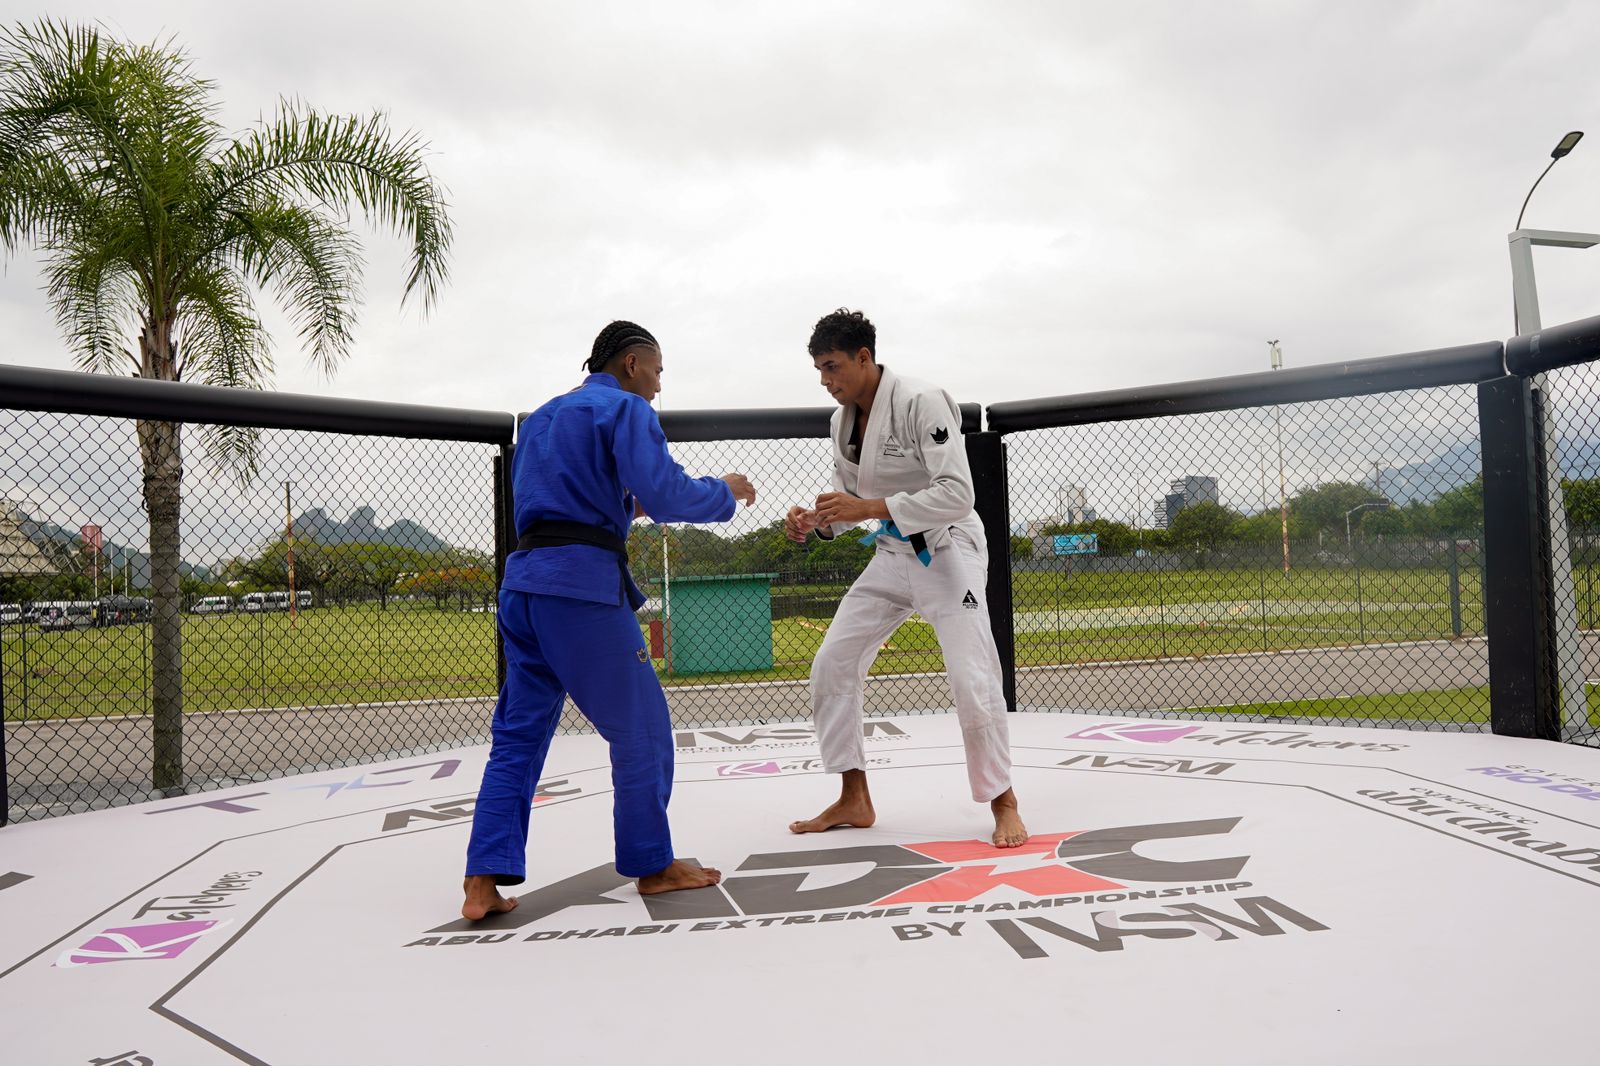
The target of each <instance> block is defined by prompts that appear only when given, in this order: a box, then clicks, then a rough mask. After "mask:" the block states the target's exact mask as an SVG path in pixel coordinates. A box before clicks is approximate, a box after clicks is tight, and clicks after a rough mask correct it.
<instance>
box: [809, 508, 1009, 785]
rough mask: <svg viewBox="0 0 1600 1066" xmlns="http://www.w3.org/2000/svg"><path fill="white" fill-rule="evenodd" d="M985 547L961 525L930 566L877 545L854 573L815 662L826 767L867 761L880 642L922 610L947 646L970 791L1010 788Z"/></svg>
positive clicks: (816, 716)
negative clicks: (869, 695) (870, 688)
mask: <svg viewBox="0 0 1600 1066" xmlns="http://www.w3.org/2000/svg"><path fill="white" fill-rule="evenodd" d="M987 555H988V553H987V552H984V551H980V550H979V549H978V547H977V546H976V545H975V544H974V543H973V542H972V540H971V539H970V538H968V537H967V535H966V534H965V533H963V532H962V531H960V530H952V531H951V534H950V539H949V540H948V541H947V542H946V543H945V544H944V545H943V546H942V547H941V548H940V549H939V550H938V551H937V552H936V553H935V554H934V556H933V562H932V564H931V565H929V566H923V565H922V562H921V561H920V560H919V559H918V558H917V557H916V556H915V555H913V554H911V553H909V552H898V551H887V550H885V549H883V548H879V549H878V550H877V551H876V552H875V553H873V556H872V561H871V562H869V563H868V564H867V568H866V570H864V571H862V574H861V576H860V577H858V578H856V581H855V584H853V585H851V586H850V591H848V592H846V593H845V595H844V599H843V600H841V601H840V603H839V610H838V612H837V613H836V614H835V615H834V616H833V624H832V625H830V626H829V627H828V634H827V636H826V637H824V638H823V641H822V647H821V648H820V649H819V650H818V651H817V657H816V660H815V661H814V662H813V663H812V665H811V709H812V717H813V720H814V722H815V724H816V729H817V743H818V745H819V746H820V747H821V749H822V765H823V767H824V769H826V770H827V771H828V772H829V773H835V774H837V773H843V772H844V771H846V770H865V769H866V768H867V756H866V745H865V744H864V742H863V739H862V702H863V699H864V688H865V685H866V679H867V672H868V671H869V670H871V669H872V662H873V660H874V659H876V658H877V656H878V649H879V647H880V646H881V645H882V644H883V642H884V641H885V640H887V639H889V636H890V634H892V633H893V632H894V631H895V630H896V629H897V628H899V626H900V624H901V623H902V622H904V621H905V620H906V619H907V618H909V617H910V616H911V612H912V611H915V612H917V613H918V614H920V615H921V616H922V617H923V619H924V620H925V621H927V622H929V623H931V624H932V625H933V629H934V633H935V635H936V636H937V637H938V638H939V647H940V648H941V649H942V650H943V652H944V666H945V672H946V674H947V675H948V677H949V680H950V692H951V695H953V696H954V697H955V702H956V717H957V718H958V719H959V720H960V722H961V739H962V742H963V743H964V744H965V746H966V752H967V778H968V781H969V782H970V783H971V785H972V798H973V799H974V800H977V801H978V802H980V803H987V802H989V801H990V800H992V799H994V798H995V797H997V796H999V795H1001V794H1002V793H1004V792H1005V791H1006V789H1008V788H1010V787H1011V737H1010V728H1009V725H1008V723H1007V722H1006V701H1005V691H1004V689H1003V688H1002V687H1001V682H1000V654H999V652H998V651H996V650H995V645H994V634H993V632H991V631H990V629H989V608H988V603H987V601H986V600H985V598H984V587H985V585H986V584H987V582H988V569H989V560H988V558H987Z"/></svg>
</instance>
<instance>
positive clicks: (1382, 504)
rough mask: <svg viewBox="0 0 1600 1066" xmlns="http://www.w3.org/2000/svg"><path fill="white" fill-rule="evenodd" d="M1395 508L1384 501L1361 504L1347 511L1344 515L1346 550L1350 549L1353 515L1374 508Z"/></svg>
mask: <svg viewBox="0 0 1600 1066" xmlns="http://www.w3.org/2000/svg"><path fill="white" fill-rule="evenodd" d="M1393 506H1394V504H1392V503H1390V502H1389V501H1388V500H1383V501H1381V502H1377V501H1374V502H1369V503H1360V504H1357V505H1356V506H1354V507H1352V508H1350V510H1348V511H1346V512H1345V513H1344V546H1345V547H1346V548H1348V547H1350V516H1351V515H1353V514H1355V513H1356V512H1358V511H1365V510H1367V509H1368V508H1372V507H1380V508H1382V507H1393Z"/></svg>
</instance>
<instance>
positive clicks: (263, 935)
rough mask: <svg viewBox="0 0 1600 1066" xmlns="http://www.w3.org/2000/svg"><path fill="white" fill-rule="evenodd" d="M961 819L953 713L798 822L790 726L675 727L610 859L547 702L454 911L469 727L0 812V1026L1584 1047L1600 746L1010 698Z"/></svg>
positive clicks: (1259, 1046) (798, 784)
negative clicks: (841, 797) (1010, 838)
mask: <svg viewBox="0 0 1600 1066" xmlns="http://www.w3.org/2000/svg"><path fill="white" fill-rule="evenodd" d="M1012 718H1013V725H1012V738H1013V747H1014V752H1015V757H1016V765H1017V770H1016V786H1017V791H1018V794H1019V796H1020V797H1021V800H1022V809H1023V814H1024V816H1025V818H1026V820H1027V823H1028V826H1029V828H1030V829H1031V830H1032V832H1033V833H1034V834H1035V837H1034V840H1033V842H1032V843H1031V844H1030V845H1029V846H1028V847H1027V848H1024V849H1021V850H1019V851H1014V852H1006V853H999V852H996V851H994V849H992V848H990V847H988V846H987V845H985V844H983V843H981V841H982V840H983V839H985V838H986V837H987V833H988V829H989V821H988V818H987V812H986V810H985V808H983V807H980V806H979V805H976V804H973V803H972V802H971V801H970V800H969V799H968V798H967V795H966V776H965V773H964V771H963V769H962V767H961V747H960V739H959V734H958V730H957V727H956V723H955V721H954V720H953V719H952V718H949V717H944V716H936V717H905V718H893V719H887V720H876V721H874V722H872V723H870V724H869V727H868V730H869V735H868V749H867V750H868V753H869V757H870V758H872V759H873V760H874V767H873V773H872V777H871V781H872V787H873V795H874V799H875V800H876V803H877V807H878V813H879V824H878V825H877V826H876V827H874V828H872V829H868V830H840V831H835V832H832V833H828V834H825V835H821V836H807V837H797V836H794V835H792V834H790V833H789V832H787V830H786V828H785V826H786V825H787V823H788V822H789V821H790V820H791V819H793V818H796V817H803V816H809V815H811V814H814V813H816V812H817V811H819V810H820V809H821V808H822V807H823V806H824V805H825V804H826V803H827V802H828V801H829V800H830V799H831V798H832V796H833V795H834V791H835V789H836V784H837V783H836V779H833V778H830V777H827V776H826V775H824V774H822V773H821V772H820V768H819V767H818V766H817V765H816V763H815V762H814V761H813V760H814V757H815V755H816V749H815V745H814V743H813V741H812V739H811V732H810V729H809V728H808V727H807V726H804V725H794V726H764V727H750V726H735V727H731V728H727V729H721V730H710V731H700V732H695V733H684V734H680V735H679V742H680V748H679V752H678V784H677V788H676V791H675V793H674V797H673V803H672V817H673V826H674V832H675V836H676V844H677V847H678V851H679V853H680V854H681V855H684V856H690V857H694V858H696V859H699V860H700V861H702V862H705V863H707V864H709V865H717V866H720V867H721V868H722V870H723V872H724V874H725V875H726V880H725V881H724V883H723V886H722V888H721V889H708V890H702V891H699V892H695V893H678V894H675V895H672V896H665V897H656V898H655V899H653V900H651V901H650V902H649V904H648V905H647V903H646V902H645V901H644V900H642V899H641V898H640V896H639V895H638V893H637V891H636V890H635V889H634V888H633V887H632V885H631V883H629V882H626V881H624V880H622V879H620V878H619V877H617V875H616V874H615V872H614V871H613V870H612V869H611V867H610V854H611V796H610V792H609V787H610V782H609V771H608V769H607V767H606V755H605V748H604V745H603V743H602V742H600V741H598V740H597V739H596V738H592V737H573V738H558V739H557V740H556V742H555V745H554V747H553V749H552V752H551V756H550V760H549V764H548V767H547V772H546V775H545V779H544V782H543V792H544V795H543V796H542V798H541V800H540V801H539V803H538V806H537V809H536V810H535V812H534V816H533V827H534V828H533V839H532V841H531V843H530V846H529V850H530V875H529V881H528V883H527V884H526V885H524V886H520V887H521V890H522V891H523V892H524V893H525V895H524V896H523V899H522V903H521V906H520V907H519V908H518V909H517V911H515V912H514V913H513V914H511V915H509V916H506V917H505V918H497V919H492V920H491V921H489V922H485V923H481V924H480V925H478V926H476V927H473V928H466V927H465V923H462V922H460V921H459V920H458V919H456V918H455V915H456V913H457V908H458V907H459V904H460V891H459V885H460V870H461V865H462V857H463V850H464V847H465V843H466V836H467V825H468V822H469V819H470V814H471V809H472V799H473V794H474V792H475V790H476V785H477V781H478V778H479V776H480V774H481V771H482V766H483V760H484V758H485V756H486V754H487V751H486V749H484V748H469V749H463V750H460V751H456V752H451V753H447V754H444V755H438V756H430V757H423V758H418V759H411V760H404V761H400V762H395V763H385V764H381V765H377V766H372V767H368V768H365V769H361V770H346V771H333V772H328V773H322V774H314V775H309V776H304V777H297V778H290V779H284V780H278V781H272V782H267V783H263V784H259V785H254V786H247V787H243V788H237V789H232V790H228V791H223V792H211V793H205V794H203V795H198V796H190V797H186V798H184V799H179V800H171V801H166V802H162V803H155V804H147V805H143V806H138V807H128V808H122V809H118V810H114V811H106V812H99V813H93V814H83V815H75V816H71V817H65V818H59V819H55V820H51V821H45V822H38V823H27V824H23V825H18V826H12V827H10V828H7V829H3V830H0V1061H3V1062H5V1063H7V1064H18V1066H24V1064H26V1066H34V1064H45V1063H85V1062H98V1063H103V1064H105V1066H112V1064H117V1063H126V1064H127V1066H139V1064H141V1063H148V1064H150V1066H173V1064H184V1066H190V1064H193V1066H206V1064H212V1063H237V1062H247V1063H268V1064H271V1066H328V1064H332V1063H363V1062H375V1063H394V1064H400V1063H406V1064H410V1063H416V1064H430V1066H433V1064H448V1066H455V1064H464V1063H468V1062H475V1061H494V1062H519V1063H520V1062H531V1063H571V1062H595V1063H621V1062H631V1061H633V1060H636V1059H637V1060H642V1061H649V1062H653V1063H677V1062H683V1063H691V1062H692V1063H696V1064H701V1063H704V1062H707V1061H727V1060H735V1061H746V1060H747V1061H753V1062H759V1063H762V1064H764V1066H765V1064H775V1063H813V1062H839V1061H842V1062H851V1063H854V1062H863V1061H875V1060H878V1061H891V1062H905V1063H917V1064H921V1063H957V1062H959V1063H973V1062H982V1061H990V1060H997V1061H1004V1060H1017V1059H1019V1058H1021V1059H1027V1060H1031V1061H1045V1062H1061V1061H1080V1062H1090V1061H1092V1062H1104V1063H1154V1062H1181V1063H1219V1064H1220V1063H1229V1064H1238V1063H1272V1064H1282V1063H1349V1062H1352V1061H1371V1062H1406V1063H1503V1062H1505V1061H1507V1060H1508V1059H1509V1058H1511V1057H1515V1058H1517V1059H1519V1060H1520V1059H1523V1058H1526V1057H1528V1056H1532V1055H1536V1056H1538V1057H1539V1058H1542V1059H1547V1058H1552V1057H1559V1056H1563V1055H1566V1056H1577V1057H1580V1058H1581V1059H1582V1060H1586V1059H1587V1056H1588V1055H1589V1054H1591V1053H1592V1052H1591V1050H1590V1049H1591V1047H1592V1045H1593V1040H1592V1037H1591V1036H1590V1035H1589V1034H1588V1033H1585V1032H1584V1029H1585V1027H1586V1023H1583V1022H1582V1019H1583V1018H1584V1017H1588V1016H1589V1014H1588V1011H1589V1009H1591V1001H1592V992H1591V987H1590V986H1591V981H1590V977H1589V975H1590V974H1591V971H1592V965H1591V962H1592V959H1593V958H1594V956H1595V953H1596V950H1597V949H1600V919H1597V918H1596V917H1595V915H1596V913H1597V905H1600V891H1597V889H1600V752H1596V751H1591V750H1587V749H1583V748H1575V747H1570V746H1561V745H1555V744H1545V743H1540V742H1530V741H1514V740H1507V739H1503V738H1498V737H1493V736H1475V735H1459V734H1425V733H1401V732H1395V731H1387V730H1360V729H1343V728H1317V727H1305V728H1284V727H1270V726H1260V727H1257V726H1248V725H1214V724H1209V723H1208V724H1197V723H1192V722H1172V721H1157V722H1152V721H1148V720H1146V721H1133V720H1126V719H1116V718H1110V717H1106V716H1098V715H1097V716H1083V715H1056V714H1019V715H1014V716H1012Z"/></svg>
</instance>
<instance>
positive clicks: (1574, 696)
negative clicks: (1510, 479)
mask: <svg viewBox="0 0 1600 1066" xmlns="http://www.w3.org/2000/svg"><path fill="white" fill-rule="evenodd" d="M1582 137H1583V132H1582V131H1581V130H1574V131H1572V132H1571V133H1569V134H1567V135H1566V136H1565V137H1563V138H1561V140H1560V142H1558V143H1557V144H1556V146H1555V148H1554V149H1553V150H1552V151H1551V152H1550V163H1549V165H1548V166H1546V167H1545V168H1544V170H1543V171H1541V172H1540V174H1539V177H1538V178H1537V179H1536V180H1535V181H1534V183H1533V186H1532V188H1530V189H1529V190H1528V195H1527V196H1526V197H1524V198H1523V201H1522V210H1521V211H1518V212H1517V226H1516V229H1514V230H1512V231H1511V233H1510V234H1509V235H1508V236H1507V238H1506V240H1507V241H1508V242H1509V244H1510V246H1511V295H1512V308H1513V310H1512V322H1513V323H1514V328H1515V330H1516V332H1517V335H1518V336H1526V335H1528V334H1530V333H1538V332H1539V330H1540V329H1541V328H1543V327H1542V324H1541V322H1540V318H1539V289H1538V285H1537V284H1536V282H1535V280H1534V273H1533V249H1534V248H1536V247H1540V248H1593V247H1594V246H1595V245H1597V244H1600V234H1596V233H1574V232H1569V231H1565V230H1540V229H1523V228H1522V216H1523V214H1525V213H1526V212H1527V209H1528V201H1529V200H1531V199H1533V190H1534V189H1537V188H1538V187H1539V182H1541V181H1543V180H1544V176H1545V175H1546V174H1548V173H1550V168H1551V167H1553V166H1555V165H1556V162H1557V161H1558V160H1560V159H1562V158H1564V157H1565V156H1566V155H1567V154H1568V153H1569V152H1571V151H1572V149H1573V147H1574V146H1575V145H1576V144H1577V143H1578V141H1579V140H1581V139H1582ZM1546 377H1547V375H1545V374H1535V375H1534V376H1533V378H1532V379H1531V380H1530V382H1529V384H1530V386H1531V387H1532V388H1533V390H1534V391H1535V392H1536V393H1538V394H1540V395H1541V396H1543V397H1545V398H1548V397H1549V390H1548V387H1547V385H1546ZM1534 410H1535V412H1536V414H1535V416H1534V417H1535V418H1536V419H1537V420H1538V421H1537V424H1536V425H1535V426H1534V432H1535V433H1536V434H1537V435H1538V439H1539V441H1540V442H1541V443H1542V445H1543V447H1544V455H1545V484H1544V492H1545V511H1546V513H1547V514H1548V515H1549V520H1550V532H1549V549H1550V594H1551V599H1552V608H1553V609H1552V612H1551V613H1552V615H1553V616H1554V620H1555V633H1554V634H1553V637H1554V644H1555V652H1556V680H1557V684H1558V686H1559V692H1558V693H1557V698H1558V700H1559V704H1560V707H1561V716H1562V737H1563V739H1565V738H1566V737H1569V736H1570V735H1571V734H1572V732H1573V731H1574V730H1579V729H1585V728H1587V727H1588V726H1587V723H1588V697H1587V691H1588V690H1587V689H1586V687H1585V681H1586V678H1587V672H1586V671H1585V669H1584V665H1583V647H1582V644H1581V641H1580V639H1579V636H1578V596H1577V588H1576V586H1575V585H1574V583H1573V580H1572V547H1571V542H1570V538H1569V534H1568V530H1567V511H1566V500H1565V498H1564V495H1563V493H1562V491H1561V467H1560V464H1559V463H1558V462H1557V456H1558V455H1559V452H1558V451H1557V442H1556V428H1555V425H1554V422H1553V420H1552V419H1551V417H1550V408H1549V405H1548V403H1539V404H1535V406H1534Z"/></svg>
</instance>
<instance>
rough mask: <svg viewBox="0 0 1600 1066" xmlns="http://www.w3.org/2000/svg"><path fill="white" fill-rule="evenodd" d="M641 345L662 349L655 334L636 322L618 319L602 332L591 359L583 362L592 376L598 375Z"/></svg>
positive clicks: (596, 341) (591, 352)
mask: <svg viewBox="0 0 1600 1066" xmlns="http://www.w3.org/2000/svg"><path fill="white" fill-rule="evenodd" d="M640 344H648V345H650V346H651V347H652V348H659V347H661V344H660V342H658V341H657V340H656V338H655V334H653V333H651V332H650V331H649V330H647V329H645V328H644V327H643V326H641V325H639V324H638V323H636V322H625V321H623V320H622V319H618V320H617V321H615V322H613V323H611V324H610V325H609V326H607V327H606V328H605V329H603V330H601V331H600V335H599V336H598V337H596V338H595V339H594V348H593V349H592V350H591V351H590V352H589V358H588V359H585V360H584V361H583V366H584V369H586V370H588V371H589V373H591V374H598V373H599V372H600V371H602V370H604V369H605V366H606V364H607V363H609V362H611V360H613V359H615V358H616V357H617V356H619V355H622V354H623V353H625V352H626V351H627V350H628V349H629V348H633V347H636V346H638V345H640Z"/></svg>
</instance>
